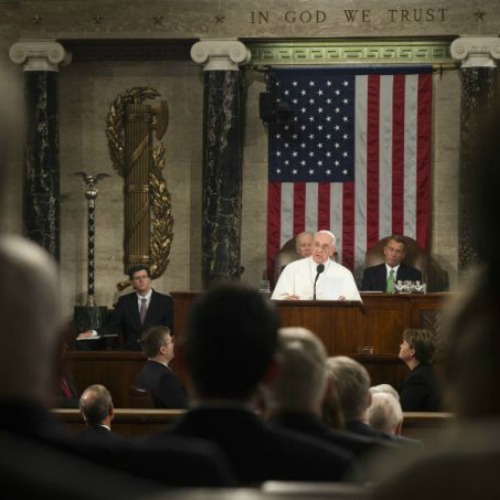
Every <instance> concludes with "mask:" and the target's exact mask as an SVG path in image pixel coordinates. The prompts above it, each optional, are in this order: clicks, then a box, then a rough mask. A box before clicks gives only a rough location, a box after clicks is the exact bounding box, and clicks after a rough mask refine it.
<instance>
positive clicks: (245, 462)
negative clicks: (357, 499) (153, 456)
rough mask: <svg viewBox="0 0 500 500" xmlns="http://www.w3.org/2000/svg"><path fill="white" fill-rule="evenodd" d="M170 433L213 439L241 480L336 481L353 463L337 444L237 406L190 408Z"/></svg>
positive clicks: (249, 483)
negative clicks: (271, 422) (333, 444)
mask: <svg viewBox="0 0 500 500" xmlns="http://www.w3.org/2000/svg"><path fill="white" fill-rule="evenodd" d="M172 434H173V435H176V436H192V437H198V438H203V439H207V440H209V441H212V442H213V443H215V444H217V445H218V446H219V447H220V448H221V449H222V451H224V452H225V454H226V456H227V457H228V459H229V462H230V463H231V465H232V467H233V470H234V472H235V474H236V477H237V479H238V481H239V484H240V485H255V484H259V483H262V482H263V481H267V480H278V481H338V480H340V479H341V478H342V477H344V475H345V474H346V472H347V471H348V470H349V468H350V466H351V465H352V463H353V462H352V455H351V454H350V453H348V452H345V451H343V450H341V449H340V448H334V447H333V446H332V445H326V444H324V443H322V442H321V441H319V440H316V439H313V438H309V437H307V436H303V435H301V434H298V433H293V432H290V431H288V430H285V429H281V428H279V427H277V426H275V425H273V424H270V423H268V422H264V421H263V420H261V419H260V418H259V417H257V415H255V414H254V413H252V412H251V411H248V410H245V409H243V408H237V407H231V408H230V407H205V408H204V407H201V408H196V409H194V410H191V411H189V412H187V413H186V414H184V415H182V416H181V417H179V418H178V419H177V420H176V421H175V422H174V423H173V424H172V425H171V426H169V427H168V428H167V430H166V431H165V432H164V434H163V435H164V436H165V437H166V436H169V435H172ZM158 439H159V437H156V440H158Z"/></svg>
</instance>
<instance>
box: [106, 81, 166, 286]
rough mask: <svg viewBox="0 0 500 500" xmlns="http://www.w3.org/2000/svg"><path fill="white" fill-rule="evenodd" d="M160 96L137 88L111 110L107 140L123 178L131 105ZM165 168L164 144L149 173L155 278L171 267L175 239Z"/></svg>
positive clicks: (151, 268) (153, 275)
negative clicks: (127, 115)
mask: <svg viewBox="0 0 500 500" xmlns="http://www.w3.org/2000/svg"><path fill="white" fill-rule="evenodd" d="M159 96H160V94H159V93H158V91H157V90H156V89H153V88H150V87H133V88H131V89H128V90H126V91H125V92H123V93H121V94H119V95H118V97H117V98H116V99H115V100H114V101H113V102H112V104H111V105H110V107H109V111H108V116H107V118H106V137H107V139H108V148H109V154H110V157H111V161H112V164H113V168H114V170H115V171H116V172H117V174H118V175H119V176H120V177H124V172H125V147H124V142H125V138H124V127H123V119H124V116H125V108H126V105H127V104H130V103H133V102H141V103H142V102H144V101H145V100H148V99H155V98H156V97H159ZM164 167H165V148H164V147H163V144H162V143H161V142H160V143H159V145H158V146H156V147H155V148H154V149H153V168H152V169H151V170H150V172H149V188H150V191H149V192H150V200H149V201H150V209H151V223H150V224H151V225H150V227H151V240H150V248H149V256H150V259H151V264H150V272H151V277H152V278H153V279H155V278H158V277H159V276H161V275H162V274H163V273H164V272H165V269H166V268H167V266H168V263H169V260H168V256H169V255H170V248H171V246H172V239H173V231H172V228H173V225H174V218H173V216H172V201H171V196H170V193H169V191H168V188H167V183H166V181H165V179H164V178H163V175H162V170H163V169H164Z"/></svg>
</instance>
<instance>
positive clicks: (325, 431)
mask: <svg viewBox="0 0 500 500" xmlns="http://www.w3.org/2000/svg"><path fill="white" fill-rule="evenodd" d="M271 422H273V423H275V424H277V425H279V426H281V427H285V428H286V429H290V430H292V431H296V432H301V433H304V434H307V435H309V436H313V437H316V438H319V439H322V440H325V441H328V442H329V443H332V444H334V445H336V446H340V447H341V448H343V449H345V450H347V451H349V452H350V453H352V454H354V455H355V456H356V458H364V457H367V456H368V455H370V454H372V453H376V452H381V451H391V450H394V449H395V448H394V446H392V445H391V444H390V443H387V444H386V443H383V442H381V441H379V440H377V439H373V438H371V437H368V436H361V435H359V434H354V433H352V432H348V431H344V430H340V429H332V428H330V427H328V426H327V425H325V424H324V423H323V422H322V421H321V420H320V419H319V418H318V417H316V416H315V415H312V414H308V413H280V414H278V415H274V416H273V417H272V418H271Z"/></svg>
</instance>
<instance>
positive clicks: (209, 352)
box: [155, 284, 352, 485]
mask: <svg viewBox="0 0 500 500" xmlns="http://www.w3.org/2000/svg"><path fill="white" fill-rule="evenodd" d="M277 331H278V317H277V314H276V311H275V309H274V306H273V304H272V303H271V302H270V301H269V300H267V298H266V297H264V296H262V294H260V293H259V292H258V291H257V290H254V289H251V288H248V287H244V286H242V285H237V284H226V285H222V286H219V287H216V288H212V289H211V290H210V291H209V292H207V293H206V294H205V295H203V296H202V297H201V298H200V300H198V302H197V303H196V305H195V306H194V307H193V310H192V312H191V314H190V318H189V322H188V332H187V335H186V338H185V344H184V353H185V361H186V366H187V369H188V371H189V375H190V380H191V382H192V388H193V396H194V398H195V400H196V401H197V403H198V404H197V405H196V407H194V408H193V409H192V410H190V411H188V412H187V413H186V414H184V415H183V416H181V417H179V418H178V419H177V420H176V421H175V422H174V423H173V425H172V426H170V427H169V428H167V430H166V431H165V432H164V433H163V438H167V436H170V435H172V434H174V435H178V436H193V437H198V438H203V439H207V440H210V441H212V442H214V443H215V444H217V445H218V446H220V448H222V450H223V451H224V452H225V453H226V455H227V457H228V458H229V460H230V463H231V465H232V466H233V469H234V471H235V473H236V476H237V479H238V481H239V484H240V485H255V484H259V483H262V482H263V481H266V480H282V481H286V480H295V481H337V480H340V479H341V478H343V477H344V474H345V473H346V472H347V470H348V469H349V467H350V466H351V464H352V455H350V454H349V453H348V452H343V451H341V450H337V449H334V448H333V447H332V446H330V445H327V444H325V443H322V442H321V441H318V440H314V439H312V438H308V437H307V436H302V435H300V434H298V433H293V432H291V431H287V430H285V429H280V428H279V427H277V426H274V425H272V424H269V423H266V422H264V421H263V420H261V419H260V418H259V417H258V416H257V415H256V414H255V412H254V411H253V408H252V406H251V401H252V398H253V397H254V396H255V393H256V391H257V387H258V385H259V383H260V382H261V381H263V380H264V379H266V378H269V377H271V376H272V374H273V372H274V371H275V365H274V357H275V354H276V347H277ZM161 437H162V436H155V440H156V441H160V440H161Z"/></svg>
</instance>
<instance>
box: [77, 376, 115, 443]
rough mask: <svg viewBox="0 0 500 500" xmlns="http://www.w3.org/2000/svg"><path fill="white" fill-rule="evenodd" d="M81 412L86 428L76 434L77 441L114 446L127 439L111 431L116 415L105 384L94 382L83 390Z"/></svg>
mask: <svg viewBox="0 0 500 500" xmlns="http://www.w3.org/2000/svg"><path fill="white" fill-rule="evenodd" d="M80 413H81V414H82V417H83V420H84V421H85V424H86V428H85V429H84V430H83V431H81V432H79V433H78V434H77V435H76V436H75V440H76V442H78V443H91V444H93V443H97V444H99V445H101V444H109V445H110V446H114V445H116V444H120V443H121V442H123V441H124V440H125V438H124V437H122V436H120V435H118V434H115V433H114V432H112V431H111V422H112V420H113V417H114V406H113V399H112V398H111V394H110V392H109V391H108V389H106V387H104V386H103V385H100V384H94V385H91V386H89V387H87V389H85V391H83V394H82V396H81V397H80Z"/></svg>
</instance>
